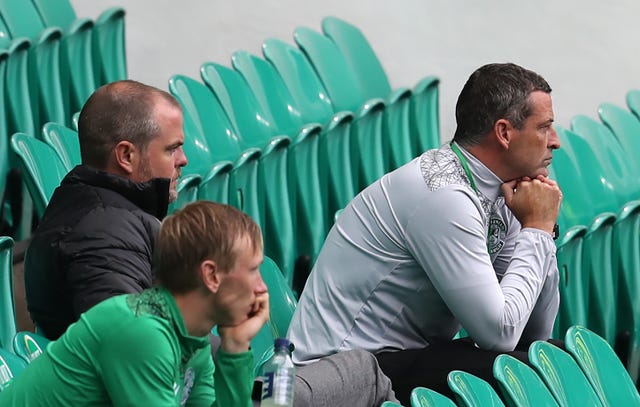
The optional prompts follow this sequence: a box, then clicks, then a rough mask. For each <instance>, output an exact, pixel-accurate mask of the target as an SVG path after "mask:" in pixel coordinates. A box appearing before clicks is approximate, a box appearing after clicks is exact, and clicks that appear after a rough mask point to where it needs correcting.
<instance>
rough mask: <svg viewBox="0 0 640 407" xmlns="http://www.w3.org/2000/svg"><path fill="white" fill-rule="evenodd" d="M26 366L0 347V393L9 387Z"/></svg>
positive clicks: (19, 359)
mask: <svg viewBox="0 0 640 407" xmlns="http://www.w3.org/2000/svg"><path fill="white" fill-rule="evenodd" d="M26 366H27V365H26V363H25V362H24V361H23V360H22V359H21V358H19V357H18V356H16V355H14V354H13V353H11V352H9V351H8V350H6V349H3V348H2V347H0V391H2V390H3V389H5V388H6V387H7V386H9V385H10V384H11V382H12V381H13V379H14V378H15V377H16V376H17V375H18V374H19V373H20V372H21V371H22V370H24V368H25V367H26Z"/></svg>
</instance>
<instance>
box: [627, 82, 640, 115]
mask: <svg viewBox="0 0 640 407" xmlns="http://www.w3.org/2000/svg"><path fill="white" fill-rule="evenodd" d="M626 101H627V107H628V108H629V110H630V111H631V113H633V115H634V116H635V117H636V118H637V119H638V120H640V90H638V89H632V90H630V91H628V92H627V96H626Z"/></svg>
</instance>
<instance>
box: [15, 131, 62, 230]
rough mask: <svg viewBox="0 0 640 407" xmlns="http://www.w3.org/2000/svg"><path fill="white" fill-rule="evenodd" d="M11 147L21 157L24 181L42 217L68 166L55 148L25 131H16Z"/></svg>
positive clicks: (39, 216) (38, 213) (20, 162)
mask: <svg viewBox="0 0 640 407" xmlns="http://www.w3.org/2000/svg"><path fill="white" fill-rule="evenodd" d="M11 148H12V149H13V151H14V152H15V153H16V154H17V155H18V157H19V158H20V160H19V165H20V168H21V170H22V174H23V180H24V183H25V184H26V186H27V189H28V190H29V195H30V196H31V199H32V200H33V204H34V208H35V210H36V214H37V215H38V218H41V217H42V215H43V214H44V210H45V208H46V207H47V204H48V203H49V199H51V195H53V191H54V190H55V189H56V188H57V187H58V186H59V185H60V181H62V179H63V178H64V176H65V175H66V174H67V172H68V171H67V168H66V167H65V166H64V164H63V163H62V161H61V160H60V158H59V157H58V155H57V154H56V152H55V150H54V149H53V148H51V147H50V146H48V145H47V144H46V143H44V142H43V141H40V140H38V139H36V138H35V137H32V136H28V135H26V134H24V133H16V134H14V135H13V137H11Z"/></svg>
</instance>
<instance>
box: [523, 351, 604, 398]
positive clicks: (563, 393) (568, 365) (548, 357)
mask: <svg viewBox="0 0 640 407" xmlns="http://www.w3.org/2000/svg"><path fill="white" fill-rule="evenodd" d="M529 361H530V362H531V364H532V365H533V367H534V368H535V370H536V371H537V372H538V374H539V375H540V376H541V377H542V379H543V380H544V382H545V384H546V385H547V387H548V388H549V390H551V393H552V394H553V396H554V397H555V399H556V401H557V402H558V404H559V405H560V407H570V406H602V403H601V402H600V399H599V398H598V395H597V394H596V392H595V391H594V389H593V387H591V385H590V384H589V381H588V380H587V378H586V377H585V375H584V373H582V370H580V367H579V366H578V365H577V363H576V362H575V360H573V358H572V357H571V355H569V354H568V353H567V352H565V351H563V350H562V349H560V348H558V347H557V346H555V345H552V344H550V343H549V342H545V341H535V342H533V343H532V344H531V346H530V347H529Z"/></svg>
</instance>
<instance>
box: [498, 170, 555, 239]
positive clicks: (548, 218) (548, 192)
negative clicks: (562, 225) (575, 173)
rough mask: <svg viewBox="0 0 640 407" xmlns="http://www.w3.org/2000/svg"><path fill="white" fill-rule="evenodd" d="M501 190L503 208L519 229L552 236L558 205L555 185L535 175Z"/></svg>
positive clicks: (553, 182) (506, 185)
mask: <svg viewBox="0 0 640 407" xmlns="http://www.w3.org/2000/svg"><path fill="white" fill-rule="evenodd" d="M501 188H502V193H503V194H504V199H505V203H506V205H507V207H508V208H509V209H510V210H511V212H513V214H514V215H515V217H516V219H518V221H520V224H521V225H522V227H523V228H536V229H541V230H544V231H545V232H549V233H551V234H552V233H553V227H554V225H555V224H556V220H557V219H558V212H559V211H560V203H561V202H562V191H560V188H559V187H558V183H557V182H555V181H553V180H551V179H549V178H547V177H544V176H542V175H539V176H538V177H536V178H535V179H531V178H528V177H525V178H522V179H520V180H511V181H508V182H505V183H504V184H502V186H501Z"/></svg>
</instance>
